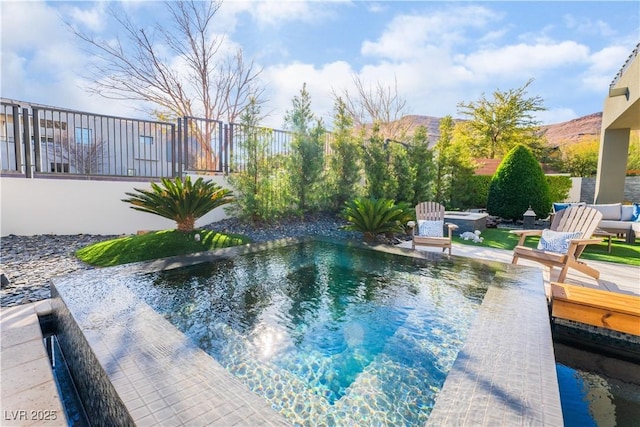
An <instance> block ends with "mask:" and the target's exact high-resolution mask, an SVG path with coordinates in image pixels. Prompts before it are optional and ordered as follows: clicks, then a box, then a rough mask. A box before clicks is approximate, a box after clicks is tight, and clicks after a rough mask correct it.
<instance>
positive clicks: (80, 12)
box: [67, 2, 106, 32]
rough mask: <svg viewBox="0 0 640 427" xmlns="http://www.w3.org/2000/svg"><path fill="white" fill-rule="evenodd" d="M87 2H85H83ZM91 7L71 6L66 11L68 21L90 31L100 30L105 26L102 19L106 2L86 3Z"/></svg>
mask: <svg viewBox="0 0 640 427" xmlns="http://www.w3.org/2000/svg"><path fill="white" fill-rule="evenodd" d="M85 4H87V3H85ZM88 4H89V5H92V7H90V8H87V9H83V8H80V7H75V6H74V7H71V8H70V9H69V11H68V12H67V14H68V16H69V18H70V21H71V22H70V23H71V24H75V26H77V27H79V28H82V27H84V28H86V29H88V30H89V31H92V32H101V31H102V30H104V28H105V27H106V23H105V20H104V16H105V13H106V11H105V9H106V4H105V3H103V2H93V3H88Z"/></svg>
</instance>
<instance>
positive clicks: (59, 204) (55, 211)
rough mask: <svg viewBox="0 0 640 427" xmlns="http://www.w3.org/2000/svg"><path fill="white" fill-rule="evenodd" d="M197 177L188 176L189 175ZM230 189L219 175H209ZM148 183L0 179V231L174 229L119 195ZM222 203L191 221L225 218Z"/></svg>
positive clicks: (108, 232)
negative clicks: (132, 207) (139, 209)
mask: <svg viewBox="0 0 640 427" xmlns="http://www.w3.org/2000/svg"><path fill="white" fill-rule="evenodd" d="M196 178H197V177H195V176H192V179H196ZM209 178H211V179H212V180H214V181H215V182H217V183H218V184H220V185H222V186H224V187H225V188H230V186H229V185H228V184H227V182H226V180H225V178H224V176H211V177H209ZM149 187H150V186H149V184H148V183H144V182H139V181H138V182H129V181H84V180H69V179H26V178H10V177H2V178H0V195H1V210H0V214H1V216H0V235H2V236H7V235H9V234H16V235H21V236H31V235H37V234H102V235H111V234H116V235H119V234H134V233H136V232H137V231H138V230H164V229H168V228H175V222H173V221H170V220H168V219H165V218H162V217H159V216H157V215H152V214H148V213H144V212H138V211H135V210H133V209H131V208H130V206H131V205H129V204H128V203H124V202H122V201H121V199H123V198H126V197H127V196H126V195H125V192H131V191H133V189H134V188H149ZM226 217H227V215H226V213H225V212H224V208H223V207H219V208H217V209H215V210H213V211H212V212H209V213H208V214H207V215H205V216H204V217H202V218H200V219H199V220H198V221H197V222H196V226H203V225H206V224H209V223H211V222H214V221H218V220H220V219H223V218H226Z"/></svg>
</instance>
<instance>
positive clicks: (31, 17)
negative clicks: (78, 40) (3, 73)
mask: <svg viewBox="0 0 640 427" xmlns="http://www.w3.org/2000/svg"><path fill="white" fill-rule="evenodd" d="M0 8H1V11H2V13H0V22H1V23H2V25H1V28H2V51H3V52H5V51H16V50H27V51H28V50H34V49H37V48H38V46H42V45H43V44H45V43H46V44H50V43H61V42H65V41H68V40H69V39H70V37H69V35H68V34H67V33H66V32H64V31H61V24H60V19H59V17H58V15H57V13H56V10H55V9H53V8H51V7H49V6H48V5H47V4H46V3H45V2H41V1H37V2H36V1H33V2H32V1H28V2H27V1H24V2H2V5H1V6H0Z"/></svg>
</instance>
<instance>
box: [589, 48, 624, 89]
mask: <svg viewBox="0 0 640 427" xmlns="http://www.w3.org/2000/svg"><path fill="white" fill-rule="evenodd" d="M630 53H631V52H630V51H629V50H628V48H627V47H625V46H610V47H606V48H604V49H602V50H599V51H598V52H594V53H593V54H592V55H591V56H590V57H589V67H588V68H587V70H586V72H585V73H584V74H583V75H582V76H581V80H582V87H583V89H585V90H588V91H596V92H602V93H605V92H606V89H607V88H608V87H609V84H610V83H611V82H612V81H613V78H614V77H615V76H616V74H617V73H618V71H619V70H620V68H622V65H623V64H624V62H625V61H626V59H627V57H628V56H629V54H630Z"/></svg>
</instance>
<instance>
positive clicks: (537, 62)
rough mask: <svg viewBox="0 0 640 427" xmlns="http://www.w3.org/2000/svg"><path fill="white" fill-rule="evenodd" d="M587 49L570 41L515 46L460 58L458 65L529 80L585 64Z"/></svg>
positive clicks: (479, 52) (587, 55) (496, 74)
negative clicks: (556, 70) (546, 71)
mask: <svg viewBox="0 0 640 427" xmlns="http://www.w3.org/2000/svg"><path fill="white" fill-rule="evenodd" d="M588 60H589V48H588V47H587V46H584V45H581V44H579V43H577V42H574V41H563V42H560V43H548V44H547V43H545V44H524V43H520V44H516V45H507V46H503V47H500V48H497V49H490V50H489V49H487V50H480V51H478V52H474V53H471V54H469V55H466V56H464V57H462V58H461V63H462V64H463V65H464V66H466V67H468V68H469V70H471V72H473V73H474V74H479V75H491V76H513V75H520V76H525V77H531V76H533V75H534V74H536V73H537V72H539V71H541V70H547V69H558V68H561V67H565V66H569V65H575V64H579V63H585V62H587V61H588Z"/></svg>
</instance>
